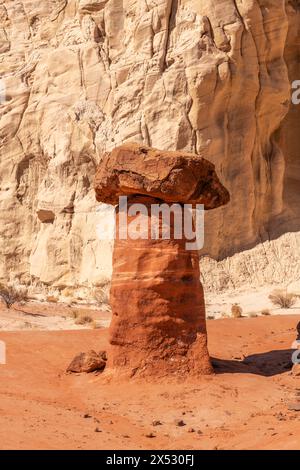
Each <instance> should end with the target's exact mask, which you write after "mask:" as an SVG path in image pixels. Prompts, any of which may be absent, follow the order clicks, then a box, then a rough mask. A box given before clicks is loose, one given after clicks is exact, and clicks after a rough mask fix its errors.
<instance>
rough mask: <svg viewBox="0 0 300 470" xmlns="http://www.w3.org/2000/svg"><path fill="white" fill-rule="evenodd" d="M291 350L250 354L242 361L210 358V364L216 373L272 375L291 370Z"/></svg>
mask: <svg viewBox="0 0 300 470" xmlns="http://www.w3.org/2000/svg"><path fill="white" fill-rule="evenodd" d="M293 351H294V350H292V349H284V350H274V351H269V352H265V353H259V354H252V355H250V356H247V357H245V359H244V360H243V361H238V360H229V359H217V358H212V364H213V367H214V370H215V372H216V374H226V373H230V374H232V373H238V374H255V375H262V376H264V377H272V376H273V375H279V374H283V373H284V372H287V371H288V370H291V368H292V366H293V364H292V361H291V358H292V353H293Z"/></svg>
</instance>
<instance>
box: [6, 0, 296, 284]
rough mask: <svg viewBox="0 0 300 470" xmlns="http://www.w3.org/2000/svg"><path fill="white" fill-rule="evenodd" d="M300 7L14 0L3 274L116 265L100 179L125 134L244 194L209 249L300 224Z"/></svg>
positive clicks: (39, 279)
mask: <svg viewBox="0 0 300 470" xmlns="http://www.w3.org/2000/svg"><path fill="white" fill-rule="evenodd" d="M299 15H300V12H299V1H297V0H285V1H284V0H280V1H279V0H244V1H240V0H236V1H232V0H223V1H222V2H221V1H220V0H178V1H177V0H176V1H175V0H157V1H152V0H149V1H147V2H146V1H144V0H132V1H123V2H120V1H118V0H98V1H96V0H43V1H42V2H37V1H35V2H33V1H32V0H0V79H1V86H0V93H1V97H0V210H1V220H2V222H1V227H0V280H2V281H7V279H8V278H9V276H10V275H11V276H13V277H15V278H17V279H19V280H20V282H21V283H27V284H30V283H31V284H32V285H35V284H36V285H43V286H46V287H49V288H51V286H54V287H57V288H59V289H63V288H65V287H66V286H91V285H97V284H99V283H101V282H102V281H103V279H106V278H108V277H109V276H110V271H111V256H110V245H109V244H107V243H105V242H103V241H102V242H101V241H99V240H98V238H97V235H96V230H95V226H96V225H97V213H96V206H95V201H94V194H93V187H92V186H93V185H92V181H93V179H94V175H95V171H96V167H97V166H98V164H99V163H100V159H101V156H102V155H103V154H104V153H105V152H107V151H111V150H112V149H113V148H115V147H116V146H118V145H120V144H122V143H123V142H126V141H136V142H139V143H141V144H143V145H148V146H153V147H157V148H160V149H163V150H179V151H182V152H193V153H196V154H198V155H201V157H204V158H206V159H208V160H209V161H211V162H212V163H213V164H215V166H216V170H217V172H218V174H219V175H220V177H221V178H222V181H223V182H224V184H225V186H226V187H227V188H228V190H229V191H230V194H231V195H232V197H231V202H230V203H229V204H228V205H227V206H225V207H222V208H220V209H217V210H216V211H212V212H209V213H208V214H207V217H206V239H205V247H204V250H203V253H204V254H205V255H209V256H210V257H213V258H214V259H216V260H220V259H224V258H226V257H227V256H231V255H232V254H233V253H236V252H239V251H241V250H244V249H246V248H249V247H253V246H255V245H257V244H258V243H260V242H261V241H262V242H268V241H269V240H271V241H272V240H273V239H276V238H277V237H278V236H279V235H281V234H285V233H286V232H289V231H299V225H300V222H299V221H300V209H299V208H300V204H299V199H300V193H299V188H300V185H299V174H300V173H299V161H300V158H299V145H298V141H299V112H300V106H296V105H294V104H291V100H290V91H291V82H292V81H293V80H299V79H300V70H299V54H298V50H299V38H300V30H299V24H300V19H299ZM283 244H284V245H285V242H284V243H283ZM280 246H281V245H280ZM295 250H296V252H295ZM261 251H262V253H264V250H263V249H262V250H261ZM295 254H296V255H297V256H298V255H299V243H298V245H297V244H295V246H294V245H293V246H290V248H289V253H288V256H287V257H286V256H285V257H284V258H282V262H281V264H282V263H284V262H285V260H286V259H289V258H290V257H293V256H294V255H295ZM263 256H264V254H263ZM276 259H277V258H276V257H275V256H272V253H271V251H270V257H269V259H268V263H272V262H273V261H274V260H275V261H276ZM261 261H262V262H261V263H258V265H259V266H260V265H264V264H265V259H264V258H262V259H261ZM213 264H214V263H213ZM233 264H235V261H234V263H233ZM289 265H290V262H288V263H287V266H286V268H288V266H289ZM280 266H281V265H279V264H278V271H279V276H278V274H277V273H276V276H273V277H274V281H275V282H277V281H278V279H280V278H282V277H283V272H282V270H281V268H280ZM213 269H214V268H213ZM222 269H223V268H222ZM239 269H240V268H239ZM258 271H259V270H258ZM276 271H277V268H276ZM272 272H273V271H272V269H270V276H269V278H270V277H272ZM243 275H244V274H243ZM231 276H232V277H233V278H238V276H239V275H238V276H237V275H236V274H235V271H234V272H232V273H231ZM272 280H273V279H272ZM253 282H254V281H253Z"/></svg>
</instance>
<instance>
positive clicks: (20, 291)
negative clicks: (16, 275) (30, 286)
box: [0, 282, 28, 309]
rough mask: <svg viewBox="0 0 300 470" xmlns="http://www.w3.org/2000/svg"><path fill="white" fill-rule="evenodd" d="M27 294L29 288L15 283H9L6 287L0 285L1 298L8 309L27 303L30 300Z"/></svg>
mask: <svg viewBox="0 0 300 470" xmlns="http://www.w3.org/2000/svg"><path fill="white" fill-rule="evenodd" d="M27 294H28V290H27V288H26V287H25V286H21V285H18V284H17V283H15V282H9V283H7V284H6V285H4V284H0V298H1V299H2V301H3V302H4V304H5V305H6V308H8V309H10V308H11V307H12V306H13V305H14V304H16V303H20V302H25V301H26V300H27V299H28V295H27Z"/></svg>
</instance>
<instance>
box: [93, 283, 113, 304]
mask: <svg viewBox="0 0 300 470" xmlns="http://www.w3.org/2000/svg"><path fill="white" fill-rule="evenodd" d="M109 287H110V284H109V282H104V283H103V284H102V285H101V286H97V287H94V289H93V296H94V299H95V300H96V302H97V305H103V304H109Z"/></svg>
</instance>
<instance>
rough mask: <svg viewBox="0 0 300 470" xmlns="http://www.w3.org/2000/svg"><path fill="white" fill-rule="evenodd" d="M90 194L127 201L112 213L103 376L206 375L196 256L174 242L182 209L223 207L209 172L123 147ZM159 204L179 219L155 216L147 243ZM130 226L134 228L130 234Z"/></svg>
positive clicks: (224, 198)
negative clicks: (187, 205) (107, 345)
mask: <svg viewBox="0 0 300 470" xmlns="http://www.w3.org/2000/svg"><path fill="white" fill-rule="evenodd" d="M95 190H96V196H97V199H98V201H102V202H106V203H107V202H108V203H111V204H117V203H118V196H124V195H126V196H128V203H127V206H126V207H123V206H121V204H119V205H118V206H117V208H116V211H117V216H116V240H115V245H114V252H113V275H112V284H111V292H110V305H111V308H112V322H111V326H110V345H111V346H110V348H109V350H108V366H107V369H108V371H107V372H108V373H110V374H114V373H116V376H118V377H119V376H121V375H127V376H131V377H132V376H137V377H139V376H152V377H161V376H168V377H169V376H171V375H173V376H176V377H185V376H193V375H199V374H206V373H210V372H211V371H212V368H211V365H210V361H209V354H208V351H207V340H206V323H205V304H204V295H203V288H202V285H201V283H200V272H199V255H198V251H197V249H191V250H189V249H188V248H187V245H186V244H187V240H188V239H187V237H186V236H185V233H186V232H185V230H181V234H180V235H181V236H180V235H179V234H178V232H176V226H175V225H176V224H180V226H181V227H182V226H184V223H185V214H184V211H183V210H182V208H183V205H184V203H191V204H193V205H195V204H197V203H199V204H204V206H205V207H206V208H209V209H213V208H216V207H219V206H221V205H224V204H226V203H227V202H228V201H229V195H228V192H227V191H226V189H225V188H224V187H223V186H222V185H221V183H220V182H219V180H218V178H217V175H216V173H215V170H214V166H213V165H212V164H211V163H209V162H207V161H206V160H204V159H201V158H199V157H198V156H197V155H192V154H185V153H183V152H163V151H158V150H155V149H152V148H147V147H145V146H142V145H137V144H126V145H123V146H121V147H119V148H117V149H115V150H113V151H112V152H111V153H110V154H107V155H106V156H105V158H104V159H103V160H102V162H101V165H100V167H99V170H98V172H97V174H96V178H95ZM162 203H164V207H170V208H174V207H176V209H177V213H176V211H175V212H173V213H172V216H171V214H170V216H169V218H168V219H167V220H165V219H164V216H163V215H162V213H156V223H157V226H158V228H159V230H158V234H157V236H156V237H153V232H152V228H153V219H152V217H153V208H154V207H155V205H156V206H158V205H160V207H162ZM173 203H180V204H173ZM141 217H142V219H141ZM178 217H179V218H178ZM124 220H125V222H126V227H125V233H124ZM143 222H144V224H145V227H146V229H144V230H141V227H140V226H141V225H143ZM131 225H135V226H139V227H137V230H136V231H135V232H130V226H131ZM163 226H164V228H165V227H166V226H168V228H169V233H168V235H169V236H165V235H163V233H165V232H163V230H162V229H163Z"/></svg>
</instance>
